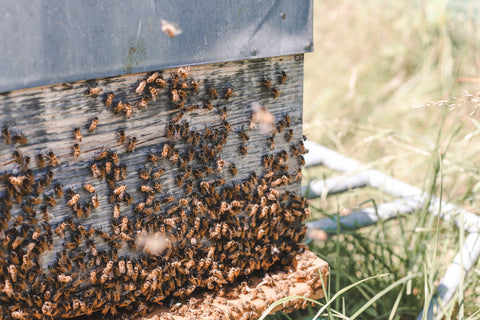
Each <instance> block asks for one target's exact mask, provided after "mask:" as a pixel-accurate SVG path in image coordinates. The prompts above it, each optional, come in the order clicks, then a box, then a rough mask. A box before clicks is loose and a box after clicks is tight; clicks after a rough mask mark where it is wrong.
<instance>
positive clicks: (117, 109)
mask: <svg viewBox="0 0 480 320" xmlns="http://www.w3.org/2000/svg"><path fill="white" fill-rule="evenodd" d="M125 106H126V104H125V103H123V101H121V100H120V101H118V103H117V106H116V107H115V109H114V110H113V112H114V113H115V114H118V113H120V112H122V111H123V110H125Z"/></svg>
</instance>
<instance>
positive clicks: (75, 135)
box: [73, 128, 83, 142]
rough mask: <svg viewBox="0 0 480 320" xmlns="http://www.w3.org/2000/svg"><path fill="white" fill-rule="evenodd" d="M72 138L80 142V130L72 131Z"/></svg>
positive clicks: (81, 137)
mask: <svg viewBox="0 0 480 320" xmlns="http://www.w3.org/2000/svg"><path fill="white" fill-rule="evenodd" d="M73 136H74V137H75V140H77V141H78V142H82V139H83V136H82V132H80V128H75V129H73Z"/></svg>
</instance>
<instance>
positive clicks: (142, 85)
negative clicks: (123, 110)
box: [135, 80, 151, 95]
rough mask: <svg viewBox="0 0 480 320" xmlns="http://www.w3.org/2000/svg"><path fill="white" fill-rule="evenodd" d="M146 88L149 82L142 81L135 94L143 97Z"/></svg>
mask: <svg viewBox="0 0 480 320" xmlns="http://www.w3.org/2000/svg"><path fill="white" fill-rule="evenodd" d="M150 82H151V81H150ZM150 82H149V83H150ZM146 86H147V81H145V80H142V81H140V83H139V84H138V86H137V88H136V89H135V93H136V94H138V95H141V94H142V93H143V90H145V87H146Z"/></svg>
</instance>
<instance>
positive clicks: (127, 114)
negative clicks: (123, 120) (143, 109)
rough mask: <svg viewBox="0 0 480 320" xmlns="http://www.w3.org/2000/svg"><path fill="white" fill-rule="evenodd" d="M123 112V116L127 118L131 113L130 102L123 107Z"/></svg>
mask: <svg viewBox="0 0 480 320" xmlns="http://www.w3.org/2000/svg"><path fill="white" fill-rule="evenodd" d="M123 112H124V113H125V117H127V119H130V117H131V116H132V114H133V109H132V106H131V105H130V104H127V105H126V106H125V108H124V109H123Z"/></svg>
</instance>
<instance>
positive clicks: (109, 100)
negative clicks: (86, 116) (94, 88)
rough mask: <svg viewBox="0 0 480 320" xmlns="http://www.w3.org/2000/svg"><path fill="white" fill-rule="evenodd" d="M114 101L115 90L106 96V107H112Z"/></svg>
mask: <svg viewBox="0 0 480 320" xmlns="http://www.w3.org/2000/svg"><path fill="white" fill-rule="evenodd" d="M112 102H113V92H109V93H108V94H107V97H106V98H105V107H110V106H111V105H112Z"/></svg>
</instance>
